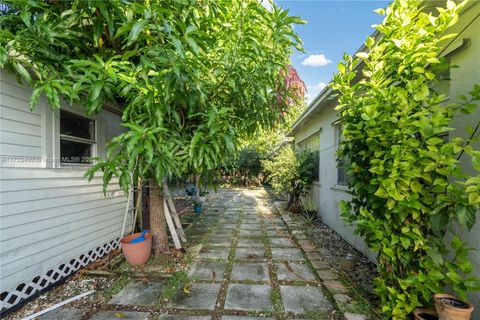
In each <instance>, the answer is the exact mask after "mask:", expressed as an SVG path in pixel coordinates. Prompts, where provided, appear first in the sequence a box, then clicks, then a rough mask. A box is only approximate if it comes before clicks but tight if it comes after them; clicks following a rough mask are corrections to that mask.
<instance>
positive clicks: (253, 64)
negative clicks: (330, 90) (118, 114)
mask: <svg viewBox="0 0 480 320" xmlns="http://www.w3.org/2000/svg"><path fill="white" fill-rule="evenodd" d="M4 3H5V4H6V5H7V10H6V11H4V12H2V14H1V23H2V30H1V33H0V65H1V66H2V67H7V68H9V69H10V70H11V71H13V72H14V73H15V74H16V75H17V76H18V77H19V79H21V80H22V81H24V82H26V83H28V84H30V85H31V86H32V87H33V88H34V91H33V94H32V97H31V107H32V108H35V106H36V104H37V101H38V99H39V96H40V95H41V94H44V95H45V96H46V97H47V100H48V102H49V104H50V106H51V107H52V108H54V109H58V108H59V107H60V97H61V96H63V97H65V98H66V99H68V100H69V101H70V102H71V103H77V102H78V103H81V104H82V105H83V106H84V107H85V110H86V112H87V113H89V114H94V113H96V112H99V111H100V110H101V108H102V107H103V106H104V105H105V104H108V103H114V104H118V105H120V106H121V108H122V112H123V116H122V121H123V125H124V126H125V127H126V128H127V129H128V130H127V131H126V132H125V133H123V134H121V135H120V136H118V137H116V138H114V139H113V140H112V142H111V143H110V145H109V148H108V152H107V161H101V162H99V163H98V164H97V165H95V166H94V167H93V168H92V169H91V170H90V171H89V174H90V176H92V175H93V174H94V172H95V171H97V170H102V171H104V181H105V183H108V181H109V180H110V179H111V177H112V176H114V175H115V176H118V177H119V178H120V184H121V185H122V187H123V188H125V189H126V188H128V185H129V173H130V172H132V171H135V170H134V169H135V168H136V171H137V172H138V173H139V174H140V175H141V176H143V177H156V179H157V181H160V180H162V178H163V177H164V176H165V175H169V174H174V173H175V174H181V173H185V172H205V171H207V170H210V169H212V168H215V167H217V166H218V165H219V164H220V163H221V162H222V161H223V160H224V159H225V158H226V156H227V155H228V154H229V153H231V152H233V151H234V149H235V146H236V143H237V141H238V139H240V138H242V137H245V136H248V135H251V134H253V133H254V132H255V131H256V130H257V129H258V128H259V127H265V128H266V127H270V126H271V125H272V124H273V123H275V122H277V121H279V119H280V120H281V118H282V117H281V116H282V114H283V113H284V112H285V111H286V110H288V109H289V108H288V107H289V105H290V104H292V103H295V101H299V100H301V99H303V87H301V86H297V85H295V84H294V83H292V82H291V81H289V79H290V78H289V75H290V74H291V73H290V69H289V56H290V54H291V53H292V50H293V48H294V47H296V48H298V49H300V39H299V38H298V37H297V35H296V34H295V32H294V31H293V28H292V25H293V24H295V23H303V21H301V20H300V19H299V18H297V17H292V16H289V15H288V12H287V11H283V10H281V9H280V8H278V7H277V6H275V5H273V6H272V9H271V10H270V11H269V10H267V9H265V8H264V7H263V6H262V5H261V4H260V3H259V1H256V0H248V1H245V0H216V1H201V0H168V1H145V2H137V1H120V0H112V1H93V0H91V1H86V0H75V1H48V2H45V1H27V0H7V1H4Z"/></svg>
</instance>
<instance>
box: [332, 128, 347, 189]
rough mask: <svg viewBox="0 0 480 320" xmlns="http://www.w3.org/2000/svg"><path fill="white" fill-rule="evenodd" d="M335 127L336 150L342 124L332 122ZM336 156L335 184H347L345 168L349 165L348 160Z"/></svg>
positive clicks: (340, 137)
mask: <svg viewBox="0 0 480 320" xmlns="http://www.w3.org/2000/svg"><path fill="white" fill-rule="evenodd" d="M334 129H335V146H336V149H337V150H338V149H339V148H340V145H341V143H342V141H343V138H344V137H343V134H342V124H341V123H336V124H334ZM336 157H337V185H339V186H345V187H346V186H348V183H349V182H350V176H349V175H348V172H347V168H348V166H349V160H348V159H346V158H343V157H340V156H339V155H338V154H336Z"/></svg>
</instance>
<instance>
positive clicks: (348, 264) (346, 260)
mask: <svg viewBox="0 0 480 320" xmlns="http://www.w3.org/2000/svg"><path fill="white" fill-rule="evenodd" d="M339 263H340V267H341V268H342V269H343V270H345V271H352V270H353V269H355V264H356V263H357V261H356V259H355V257H354V256H352V255H351V254H347V255H346V256H345V257H340V259H339Z"/></svg>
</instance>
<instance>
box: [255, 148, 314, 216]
mask: <svg viewBox="0 0 480 320" xmlns="http://www.w3.org/2000/svg"><path fill="white" fill-rule="evenodd" d="M262 165H263V168H264V170H265V171H266V172H267V174H268V181H270V183H271V184H272V187H273V189H274V190H275V191H277V192H279V193H287V194H288V195H289V202H288V205H287V208H288V209H289V210H290V211H293V212H299V211H300V210H301V201H300V197H302V196H305V195H306V194H307V192H308V190H309V189H310V187H311V185H312V183H313V182H314V181H315V180H316V179H317V178H318V152H316V151H310V150H301V151H298V152H296V153H295V152H294V151H293V149H292V148H291V147H290V146H285V147H283V148H281V149H280V150H279V151H278V153H277V154H276V155H275V157H273V159H272V160H265V161H263V162H262Z"/></svg>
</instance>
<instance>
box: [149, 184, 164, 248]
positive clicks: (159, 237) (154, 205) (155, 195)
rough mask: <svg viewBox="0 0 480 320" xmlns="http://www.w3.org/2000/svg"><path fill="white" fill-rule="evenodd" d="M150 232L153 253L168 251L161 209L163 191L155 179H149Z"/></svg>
mask: <svg viewBox="0 0 480 320" xmlns="http://www.w3.org/2000/svg"><path fill="white" fill-rule="evenodd" d="M149 183H150V232H151V233H152V250H153V255H154V256H155V257H158V256H159V255H160V254H161V253H165V252H168V237H167V228H166V224H165V213H164V211H163V192H162V189H160V186H159V185H158V183H157V182H156V181H155V179H150V181H149Z"/></svg>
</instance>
